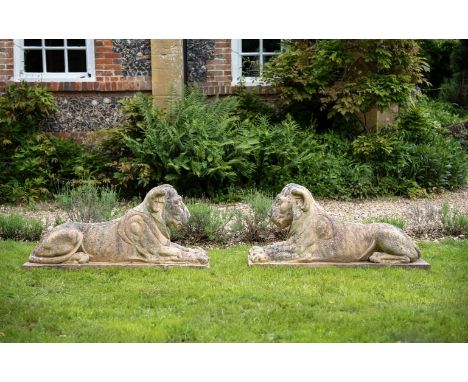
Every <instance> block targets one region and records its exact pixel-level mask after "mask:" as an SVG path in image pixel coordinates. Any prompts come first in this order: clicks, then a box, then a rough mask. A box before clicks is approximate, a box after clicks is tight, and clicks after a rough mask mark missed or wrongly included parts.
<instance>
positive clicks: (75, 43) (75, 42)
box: [67, 39, 86, 46]
mask: <svg viewBox="0 0 468 382" xmlns="http://www.w3.org/2000/svg"><path fill="white" fill-rule="evenodd" d="M67 45H68V46H86V40H84V39H83V40H67Z"/></svg>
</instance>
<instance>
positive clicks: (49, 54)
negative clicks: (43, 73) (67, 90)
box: [46, 49, 65, 73]
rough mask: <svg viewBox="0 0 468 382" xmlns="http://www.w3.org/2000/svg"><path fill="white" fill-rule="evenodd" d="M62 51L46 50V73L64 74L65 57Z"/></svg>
mask: <svg viewBox="0 0 468 382" xmlns="http://www.w3.org/2000/svg"><path fill="white" fill-rule="evenodd" d="M64 53H65V52H64V51H63V50H61V49H60V50H46V68H47V72H51V73H63V72H65V57H64Z"/></svg>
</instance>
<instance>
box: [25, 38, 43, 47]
mask: <svg viewBox="0 0 468 382" xmlns="http://www.w3.org/2000/svg"><path fill="white" fill-rule="evenodd" d="M41 45H42V40H40V39H39V40H27V39H25V40H24V46H41Z"/></svg>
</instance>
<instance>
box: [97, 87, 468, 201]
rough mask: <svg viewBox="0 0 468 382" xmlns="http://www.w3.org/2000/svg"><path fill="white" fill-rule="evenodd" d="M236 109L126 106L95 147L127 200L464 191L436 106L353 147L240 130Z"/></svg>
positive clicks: (253, 125) (253, 122)
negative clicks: (292, 189)
mask: <svg viewBox="0 0 468 382" xmlns="http://www.w3.org/2000/svg"><path fill="white" fill-rule="evenodd" d="M237 102H238V101H236V100H235V99H233V98H229V97H227V98H224V99H222V100H220V99H215V100H212V102H208V101H207V99H206V97H205V96H203V95H201V94H200V93H199V92H197V91H191V92H188V93H187V95H186V96H185V97H184V98H183V99H182V100H180V101H177V102H176V103H174V105H173V106H172V108H171V109H170V110H169V111H168V112H167V113H163V112H162V111H161V110H159V109H156V108H154V107H153V105H152V102H151V98H149V97H144V96H142V95H139V96H137V97H135V98H133V99H130V100H128V101H125V107H124V110H126V111H125V112H126V113H127V114H128V116H129V122H128V123H127V124H126V125H125V126H123V127H122V129H120V130H116V131H114V132H113V133H109V136H108V138H107V139H104V141H103V146H102V147H107V149H106V150H109V152H111V153H112V154H111V156H110V158H109V159H111V160H112V162H113V163H112V164H110V166H113V169H114V170H113V171H114V172H115V173H114V176H113V181H114V182H117V183H118V184H119V186H120V185H122V186H123V188H124V189H125V191H126V192H127V194H129V195H135V194H144V192H145V190H147V188H148V187H151V186H153V185H157V184H160V183H162V182H168V183H171V184H173V185H174V186H175V187H176V188H177V189H179V191H180V192H182V193H183V194H185V195H189V196H197V197H200V196H208V197H211V198H213V197H214V198H216V200H218V201H219V200H226V198H228V199H234V200H235V199H237V198H238V195H236V194H239V192H238V191H234V192H233V190H240V189H252V188H254V189H258V190H263V191H267V192H278V191H279V190H280V189H281V188H282V187H283V186H284V185H285V184H287V183H290V182H296V183H300V184H303V185H304V186H306V187H308V188H309V189H310V190H311V192H312V193H313V194H314V195H317V196H321V197H332V198H351V197H360V198H363V197H373V196H377V195H406V196H411V197H417V196H424V195H426V194H427V193H428V192H433V191H437V190H440V189H455V188H457V187H462V186H464V185H465V184H466V176H467V163H468V161H467V154H466V152H464V151H463V149H462V148H461V147H460V145H459V144H458V143H457V142H456V141H455V140H454V139H452V138H450V137H449V134H448V133H447V131H446V130H445V129H444V128H442V127H441V125H442V124H443V123H446V122H447V121H449V120H450V121H452V120H456V118H457V117H456V115H454V114H452V111H450V110H449V109H448V108H446V109H443V107H442V106H443V105H442V106H441V104H440V103H435V102H432V101H428V100H427V99H423V100H422V101H421V102H419V103H418V104H417V105H416V106H415V107H413V108H409V109H407V110H406V111H404V112H402V113H401V115H400V118H399V120H398V121H397V122H396V123H395V124H394V125H392V126H388V127H387V128H385V129H381V131H378V132H373V133H368V134H366V135H361V136H358V137H356V138H354V139H353V138H352V137H350V134H348V133H346V132H345V131H341V132H338V131H336V132H327V133H320V134H319V133H317V132H316V131H315V126H310V128H309V129H305V128H304V126H300V125H299V124H298V123H297V122H296V121H295V120H293V119H292V118H291V117H288V118H286V119H284V120H283V121H282V122H280V123H272V122H271V120H270V119H269V118H268V117H267V116H264V115H256V116H251V117H249V118H247V119H245V120H242V121H241V120H239V118H238V115H237V113H238V112H237V111H236V110H237V109H236V107H237ZM433 105H436V106H434V107H433ZM444 107H445V106H444ZM106 134H107V133H106ZM119 155H120V156H119ZM103 167H106V166H103ZM226 194H229V196H228V197H226Z"/></svg>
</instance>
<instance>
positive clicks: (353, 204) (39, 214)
mask: <svg viewBox="0 0 468 382" xmlns="http://www.w3.org/2000/svg"><path fill="white" fill-rule="evenodd" d="M317 202H318V203H319V204H320V205H321V206H322V207H323V208H324V209H325V210H326V211H328V212H329V213H330V214H332V215H333V216H335V217H337V218H339V219H342V220H346V221H353V222H366V221H369V219H377V218H379V217H382V216H385V217H399V218H402V219H404V221H405V223H406V225H405V231H406V232H407V233H408V234H409V235H410V236H412V237H415V238H419V239H436V238H441V237H442V236H443V232H442V225H441V224H442V223H441V220H440V215H439V213H438V210H439V209H440V207H441V206H442V204H443V203H448V204H449V206H450V207H452V208H456V209H458V210H459V211H463V212H468V188H467V189H462V190H459V191H455V192H444V193H442V194H437V195H431V196H430V198H425V199H406V198H396V197H392V198H380V199H370V200H352V201H337V200H330V199H317ZM228 208H229V209H231V208H241V209H245V208H246V206H245V205H243V204H236V205H231V206H229V207H228ZM9 213H16V214H20V215H25V216H28V217H34V218H36V219H40V220H42V221H43V222H44V223H46V224H47V225H48V226H49V227H51V226H54V225H55V224H56V222H57V221H60V222H66V221H67V220H68V217H67V214H66V212H65V211H63V210H61V209H60V208H58V207H57V206H56V205H55V204H54V203H38V204H37V205H36V206H34V207H33V208H27V207H24V206H6V205H0V214H9Z"/></svg>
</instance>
